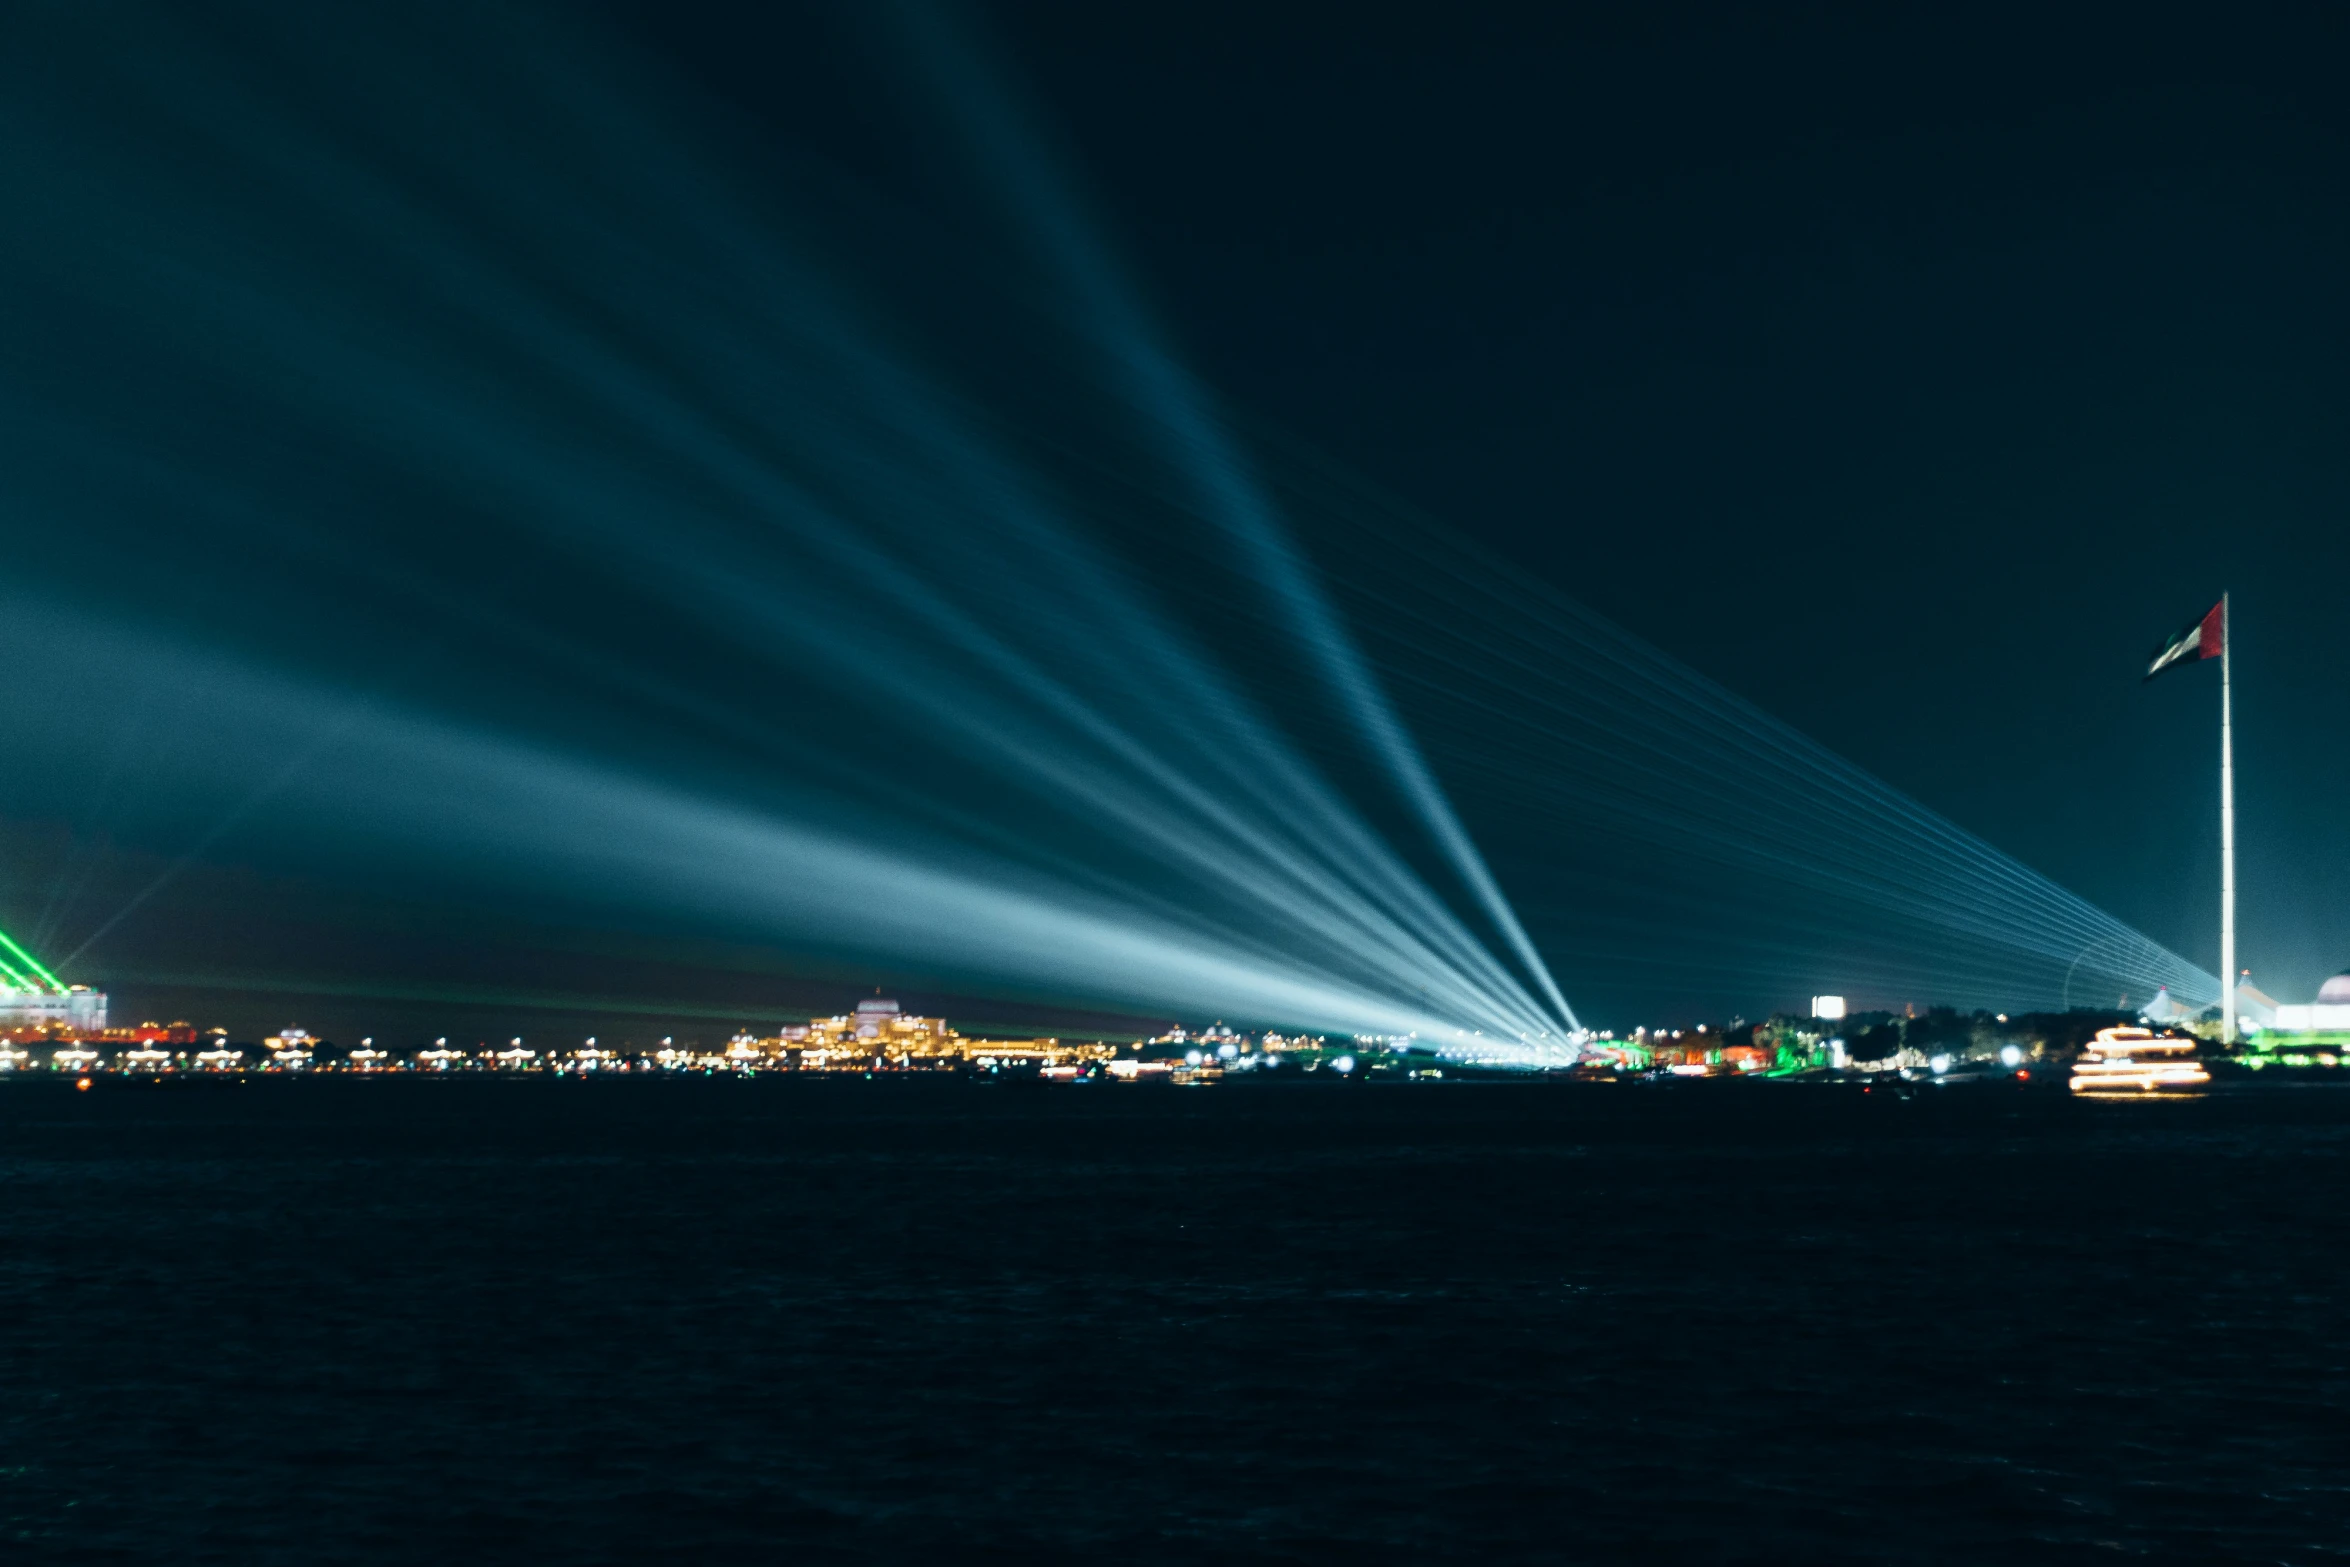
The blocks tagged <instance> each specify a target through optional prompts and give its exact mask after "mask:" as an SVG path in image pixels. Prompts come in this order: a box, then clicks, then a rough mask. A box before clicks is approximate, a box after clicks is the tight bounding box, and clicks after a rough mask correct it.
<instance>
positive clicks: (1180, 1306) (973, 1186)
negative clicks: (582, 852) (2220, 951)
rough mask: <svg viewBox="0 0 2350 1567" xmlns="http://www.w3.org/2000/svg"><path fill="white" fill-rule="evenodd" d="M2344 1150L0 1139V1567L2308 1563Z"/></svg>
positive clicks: (718, 1086)
mask: <svg viewBox="0 0 2350 1567" xmlns="http://www.w3.org/2000/svg"><path fill="white" fill-rule="evenodd" d="M2346 1156H2350V1092H2336V1091H2328V1090H2323V1089H2306V1090H2291V1089H2287V1090H2272V1089H2269V1088H2267V1087H2266V1086H2265V1085H2263V1086H2262V1087H2260V1088H2257V1089H2247V1090H2242V1091H2237V1092H2223V1093H2217V1094H2214V1095H2213V1096H2211V1097H2210V1098H2207V1099H2204V1100H2202V1101H2200V1102H2194V1103H2160V1104H2135V1103H2131V1104H2113V1105H2098V1104H2075V1103H2071V1102H2069V1101H2068V1100H2067V1099H2066V1098H2065V1097H2064V1096H2063V1095H2062V1094H2061V1093H2053V1094H2021V1093H2010V1092H2005V1091H1997V1090H1988V1089H1986V1090H1971V1091H1952V1092H1949V1093H1947V1094H1944V1095H1942V1096H1940V1097H1939V1098H1927V1099H1923V1100H1920V1101H1917V1102H1911V1103H1903V1102H1897V1101H1889V1100H1887V1099H1886V1098H1884V1097H1882V1096H1868V1097H1864V1096H1861V1095H1859V1094H1857V1093H1856V1092H1849V1091H1841V1090H1827V1089H1807V1088H1798V1087H1792V1086H1788V1085H1765V1084H1689V1085H1674V1086H1671V1087H1666V1088H1655V1089H1649V1088H1635V1087H1604V1088H1602V1087H1564V1086H1540V1085H1527V1086H1509V1087H1499V1086H1492V1087H1489V1086H1476V1085H1453V1084H1445V1085H1424V1086H1414V1087H1401V1086H1382V1087H1363V1086H1360V1085H1356V1086H1350V1087H1346V1088H1338V1087H1323V1086H1320V1085H1306V1084H1299V1085H1293V1086H1290V1087H1287V1088H1283V1087H1277V1086H1273V1085H1263V1086H1250V1087H1245V1088H1244V1087H1241V1086H1237V1085H1224V1086H1221V1087H1217V1088H1213V1089H1207V1090H1181V1089H1161V1088H1155V1087H1152V1088H1131V1087H1123V1086H1115V1085H1104V1086H1098V1087H1094V1086H1086V1087H1065V1086H1055V1087H1051V1088H1009V1087H1003V1086H995V1085H987V1086H982V1085H974V1084H965V1083H959V1082H876V1083H865V1082H843V1083H820V1082H808V1081H775V1080H762V1081H755V1082H741V1081H725V1080H708V1081H685V1082H651V1083H648V1082H586V1083H582V1082H573V1081H555V1082H497V1081H486V1082H446V1081H441V1082H433V1081H392V1082H365V1081H349V1080H345V1081H339V1082H338V1081H329V1080H319V1081H310V1082H270V1083H257V1084H252V1085H248V1086H243V1087H164V1088H157V1087H143V1086H133V1085H128V1084H102V1085H101V1086H100V1087H99V1088H98V1089H96V1090H93V1091H92V1092H89V1093H86V1094H77V1093H74V1092H71V1091H70V1089H69V1088H68V1087H66V1086H65V1085H62V1084H57V1083H47V1082H41V1083H36V1082H20V1083H14V1084H8V1085H6V1086H5V1087H0V1172H4V1175H5V1182H6V1184H5V1189H4V1197H0V1200H4V1205H5V1206H4V1213H5V1217H4V1219H0V1312H4V1318H0V1320H4V1322H5V1332H4V1334H0V1367H4V1369H5V1379H6V1380H5V1389H4V1392H5V1399H4V1402H0V1559H5V1560H7V1561H10V1562H234V1563H331V1562H369V1563H373V1562H408V1561H429V1560H436V1559H452V1558H454V1559H466V1560H501V1561H534V1562H650V1561H668V1562H684V1563H695V1562H879V1561H891V1562H898V1561H904V1562H1004V1563H1049V1562H1063V1561H1087V1562H1093V1561H1118V1562H1157V1561H1235V1562H1257V1561H1263V1562H1349V1563H1355V1562H1369V1563H1377V1562H1430V1561H1478V1562H1550V1561H1594V1562H1657V1561H1688V1562H1804V1563H1816V1562H1840V1561H1851V1562H1906V1561H1916V1562H2084V1563H2086V1562H2100V1563H2102V1562H2112V1561H2116V1560H2128V1559H2138V1560H2154V1561H2177V1562H2198V1563H2202V1562H2234V1561H2243V1562H2322V1561H2335V1560H2341V1559H2343V1558H2345V1557H2346V1556H2350V1351H2346V1349H2345V1345H2346V1343H2350V1301H2346V1299H2345V1274H2346V1271H2350V1221H2346V1220H2345V1213H2346V1211H2350V1157H2346Z"/></svg>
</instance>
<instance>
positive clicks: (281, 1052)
mask: <svg viewBox="0 0 2350 1567" xmlns="http://www.w3.org/2000/svg"><path fill="white" fill-rule="evenodd" d="M317 1046H318V1041H317V1040H315V1039H312V1038H311V1037H310V1036H309V1035H308V1034H307V1033H305V1032H303V1031H302V1030H301V1029H298V1028H289V1029H287V1030H286V1031H285V1032H284V1033H282V1034H272V1035H270V1036H269V1037H268V1038H267V1039H264V1040H263V1041H261V1048H262V1049H264V1050H266V1051H268V1052H269V1060H270V1064H271V1065H272V1066H274V1067H276V1068H277V1069H278V1070H279V1071H283V1072H299V1071H301V1070H302V1069H303V1068H305V1067H307V1066H308V1065H310V1061H311V1058H312V1057H313V1056H315V1055H316V1054H317V1053H318V1051H317Z"/></svg>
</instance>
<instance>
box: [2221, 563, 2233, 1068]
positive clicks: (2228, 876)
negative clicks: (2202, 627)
mask: <svg viewBox="0 0 2350 1567" xmlns="http://www.w3.org/2000/svg"><path fill="white" fill-rule="evenodd" d="M2229 618H2230V617H2229V614H2228V596H2227V595H2226V594H2225V593H2222V594H2221V595H2220V596H2219V1004H2220V1027H2221V1029H2222V1031H2223V1032H2222V1033H2221V1036H2220V1037H2221V1038H2222V1039H2224V1040H2225V1041H2226V1042H2227V1043H2229V1044H2231V1045H2232V1044H2234V1043H2235V1042H2236V747H2235V737H2234V734H2233V732H2232V720H2233V716H2234V715H2233V714H2232V713H2231V712H2230V705H2231V702H2232V700H2233V699H2232V697H2231V695H2230V692H2229V689H2228V686H2229V681H2228V673H2229V671H2228V634H2229V631H2230V629H2231V628H2230V626H2229V625H2228V621H2229Z"/></svg>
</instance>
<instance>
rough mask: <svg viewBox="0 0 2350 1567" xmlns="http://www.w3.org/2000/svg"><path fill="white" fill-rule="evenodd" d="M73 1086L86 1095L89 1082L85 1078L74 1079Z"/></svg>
mask: <svg viewBox="0 0 2350 1567" xmlns="http://www.w3.org/2000/svg"><path fill="white" fill-rule="evenodd" d="M73 1086H74V1087H75V1088H77V1089H79V1090H80V1091H81V1092H83V1093H85V1094H86V1093H88V1092H89V1091H90V1080H89V1079H88V1078H86V1077H80V1078H76V1079H74V1085H73Z"/></svg>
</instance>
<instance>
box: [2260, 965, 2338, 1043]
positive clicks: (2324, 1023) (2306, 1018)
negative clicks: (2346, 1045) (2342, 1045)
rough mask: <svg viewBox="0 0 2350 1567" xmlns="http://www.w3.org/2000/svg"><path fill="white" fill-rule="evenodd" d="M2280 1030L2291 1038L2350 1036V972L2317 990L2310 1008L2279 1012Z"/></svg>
mask: <svg viewBox="0 0 2350 1567" xmlns="http://www.w3.org/2000/svg"><path fill="white" fill-rule="evenodd" d="M2277 1027H2278V1028H2279V1029H2280V1030H2282V1031H2283V1032H2285V1033H2288V1034H2335V1033H2350V969H2344V970H2343V971H2342V972H2341V973H2339V974H2336V975H2335V976H2334V977H2333V978H2332V979H2329V980H2327V981H2326V982H2325V983H2324V984H2322V985H2320V986H2318V988H2317V1000H2315V1001H2314V1002H2312V1003H2310V1004H2309V1005H2308V1006H2305V1007H2279V1008H2277Z"/></svg>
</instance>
